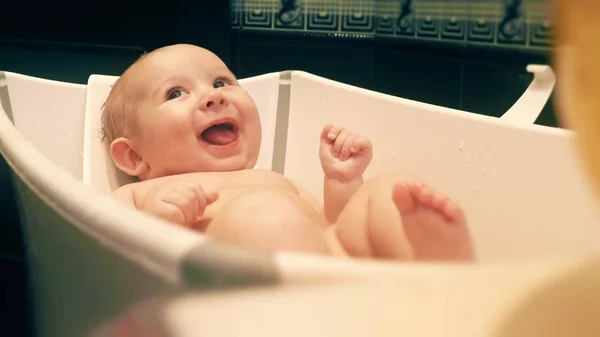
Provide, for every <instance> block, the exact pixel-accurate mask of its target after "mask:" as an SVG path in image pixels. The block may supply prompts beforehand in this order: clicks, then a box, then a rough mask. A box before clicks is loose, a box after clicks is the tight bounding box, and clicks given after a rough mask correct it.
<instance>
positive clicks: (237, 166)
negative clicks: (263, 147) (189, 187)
mask: <svg viewBox="0 0 600 337" xmlns="http://www.w3.org/2000/svg"><path fill="white" fill-rule="evenodd" d="M256 162H257V159H254V158H253V159H248V160H240V159H239V158H236V159H235V160H231V161H229V160H219V161H218V162H216V163H213V164H212V165H209V166H206V167H204V168H203V169H202V170H201V171H203V172H232V171H242V170H249V169H253V168H254V166H256Z"/></svg>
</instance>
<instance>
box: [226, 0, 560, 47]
mask: <svg viewBox="0 0 600 337" xmlns="http://www.w3.org/2000/svg"><path fill="white" fill-rule="evenodd" d="M230 1H231V25H232V27H233V28H234V29H244V30H285V31H289V32H295V33H300V34H302V33H304V34H327V35H331V36H339V37H348V36H353V37H363V38H377V37H388V38H397V39H421V40H426V41H431V42H435V41H445V42H449V43H459V44H478V45H502V46H506V47H510V48H519V49H523V48H526V49H547V48H549V47H550V46H551V43H552V29H551V25H550V22H549V18H550V13H549V5H548V2H547V1H546V0H441V1H440V0H230Z"/></svg>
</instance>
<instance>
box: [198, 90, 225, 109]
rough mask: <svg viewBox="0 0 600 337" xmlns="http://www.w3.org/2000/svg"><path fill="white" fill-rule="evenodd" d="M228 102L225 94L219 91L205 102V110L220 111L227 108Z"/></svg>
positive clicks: (211, 94)
mask: <svg viewBox="0 0 600 337" xmlns="http://www.w3.org/2000/svg"><path fill="white" fill-rule="evenodd" d="M227 104H228V101H227V98H225V96H223V94H221V93H219V92H218V91H213V92H211V93H210V94H208V95H207V97H206V100H205V101H204V104H203V108H204V109H220V108H223V107H225V106H227Z"/></svg>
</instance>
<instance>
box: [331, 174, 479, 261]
mask: <svg viewBox="0 0 600 337" xmlns="http://www.w3.org/2000/svg"><path fill="white" fill-rule="evenodd" d="M336 226H337V227H336V232H337V236H338V238H339V240H340V242H341V244H342V246H343V247H344V248H345V249H346V250H347V251H348V253H349V254H350V255H353V256H363V257H379V258H389V259H401V260H413V259H414V260H471V259H472V258H473V249H472V243H471V236H470V233H469V230H468V228H467V227H466V224H465V219H464V215H463V213H462V211H461V210H460V208H458V206H456V205H454V204H453V203H452V202H451V201H450V200H448V199H447V198H446V197H444V196H442V195H441V194H439V193H436V192H434V191H433V190H431V189H429V188H427V187H425V186H423V185H421V184H418V183H417V182H416V181H415V180H413V179H408V178H406V177H402V176H399V175H396V174H389V175H382V176H379V177H377V178H375V179H372V180H370V181H367V182H366V183H365V184H364V185H363V186H362V187H361V189H360V190H358V191H357V192H356V194H355V195H354V197H353V198H352V199H351V200H350V201H349V202H348V204H347V205H346V207H345V208H344V210H343V211H342V213H341V214H340V217H339V218H338V222H337V225H336Z"/></svg>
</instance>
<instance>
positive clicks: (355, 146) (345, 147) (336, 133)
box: [319, 124, 373, 180]
mask: <svg viewBox="0 0 600 337" xmlns="http://www.w3.org/2000/svg"><path fill="white" fill-rule="evenodd" d="M319 156H320V158H321V166H322V168H323V173H325V176H326V177H329V178H334V179H338V180H352V179H355V178H358V177H360V176H362V174H363V173H364V172H365V170H366V169H367V166H369V163H370V162H371V159H372V158H373V147H372V145H371V141H370V140H369V139H367V138H365V137H363V136H360V135H357V134H355V133H354V132H352V131H349V130H346V129H344V128H342V127H339V126H333V125H331V124H327V125H326V126H325V127H324V128H323V131H322V132H321V146H320V150H319Z"/></svg>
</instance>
